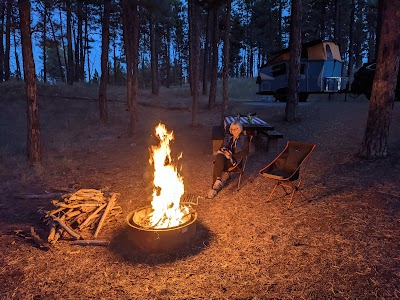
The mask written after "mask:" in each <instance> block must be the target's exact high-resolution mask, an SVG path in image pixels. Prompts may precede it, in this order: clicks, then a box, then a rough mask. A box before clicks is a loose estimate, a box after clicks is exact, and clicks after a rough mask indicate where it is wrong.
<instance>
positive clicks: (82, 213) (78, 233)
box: [43, 189, 121, 246]
mask: <svg viewBox="0 0 400 300" xmlns="http://www.w3.org/2000/svg"><path fill="white" fill-rule="evenodd" d="M118 195H119V194H118V193H107V194H104V193H103V192H101V191H100V190H95V189H81V190H78V191H77V192H75V193H72V194H71V193H69V194H65V195H62V196H61V199H62V200H52V201H51V203H52V204H53V205H54V206H55V207H56V208H55V209H54V210H50V211H45V212H44V217H43V221H44V222H47V224H48V225H49V234H48V237H47V241H48V242H49V243H50V244H53V245H54V244H55V243H56V242H57V241H58V239H60V238H63V237H67V238H68V237H69V238H72V239H74V240H75V241H74V244H77V245H78V244H79V245H102V246H106V245H108V242H105V241H97V242H96V240H86V234H85V233H84V232H83V230H89V229H90V228H96V231H95V233H94V234H93V236H94V237H97V236H98V234H99V232H100V230H101V228H102V227H103V224H104V223H105V221H106V219H107V218H108V217H113V216H115V215H117V214H118V213H120V210H121V207H120V206H116V205H115V203H116V200H117V196H118ZM113 210H114V211H113Z"/></svg>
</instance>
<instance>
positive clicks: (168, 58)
mask: <svg viewBox="0 0 400 300" xmlns="http://www.w3.org/2000/svg"><path fill="white" fill-rule="evenodd" d="M166 30H167V32H166V34H165V35H166V37H165V39H166V45H165V72H166V74H165V75H166V76H165V77H166V80H167V81H166V83H165V87H166V88H169V85H170V83H171V63H170V61H171V50H170V45H171V32H170V30H171V29H170V28H167V29H166Z"/></svg>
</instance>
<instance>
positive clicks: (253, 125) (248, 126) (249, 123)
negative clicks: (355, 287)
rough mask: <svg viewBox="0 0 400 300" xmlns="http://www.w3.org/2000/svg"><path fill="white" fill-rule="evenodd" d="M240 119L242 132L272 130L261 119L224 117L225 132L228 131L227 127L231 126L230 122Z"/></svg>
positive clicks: (272, 127) (254, 117) (270, 126)
mask: <svg viewBox="0 0 400 300" xmlns="http://www.w3.org/2000/svg"><path fill="white" fill-rule="evenodd" d="M238 118H239V119H240V123H242V125H243V129H244V130H248V131H251V132H254V131H269V130H274V126H272V125H270V124H268V123H267V122H266V121H264V120H263V119H261V118H259V117H256V116H253V117H250V118H249V117H242V116H240V117H238V116H225V117H224V128H225V129H226V130H228V129H229V126H231V124H232V122H233V121H235V120H237V119H238Z"/></svg>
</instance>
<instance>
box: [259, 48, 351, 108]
mask: <svg viewBox="0 0 400 300" xmlns="http://www.w3.org/2000/svg"><path fill="white" fill-rule="evenodd" d="M289 59H290V50H289V49H284V50H282V51H279V52H278V53H276V54H275V55H273V56H271V57H270V59H269V60H268V61H267V63H266V64H264V65H262V66H261V67H260V69H259V73H258V76H257V84H258V92H257V94H260V95H273V96H274V97H275V99H276V100H279V101H286V100H287V93H288V79H289V76H288V75H289ZM342 69H343V62H342V59H341V56H340V51H339V46H338V45H337V44H335V43H334V42H331V41H313V42H309V43H305V44H303V45H302V50H301V61H300V78H299V100H300V101H306V100H307V98H308V95H310V94H318V93H321V94H322V93H340V92H345V90H346V84H347V77H342Z"/></svg>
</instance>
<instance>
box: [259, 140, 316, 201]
mask: <svg viewBox="0 0 400 300" xmlns="http://www.w3.org/2000/svg"><path fill="white" fill-rule="evenodd" d="M315 146H316V145H315V144H306V143H301V142H293V141H288V142H287V144H286V147H285V149H283V151H282V152H281V153H280V154H279V155H278V156H277V157H276V158H275V159H274V160H273V161H272V162H271V163H270V164H268V165H267V166H266V167H264V168H262V169H261V170H260V171H259V173H260V174H261V175H262V176H264V177H265V178H268V179H272V180H275V183H276V184H275V186H274V188H273V190H272V192H271V194H270V195H269V197H268V200H269V199H271V197H272V195H273V193H274V192H275V190H276V188H277V187H278V186H279V185H280V186H281V187H282V189H283V190H284V191H285V193H286V195H289V194H290V193H289V192H288V191H287V190H286V189H285V187H287V188H291V189H292V191H291V196H290V201H289V205H288V208H289V207H290V206H291V205H292V201H293V197H294V194H295V193H296V192H297V191H299V189H300V184H301V178H300V167H302V165H303V163H304V162H305V161H306V159H307V158H308V156H309V155H310V154H311V152H312V151H313V150H314V148H315ZM303 171H304V170H303ZM300 193H301V194H302V195H303V196H304V197H305V198H306V196H305V195H304V194H303V193H302V192H301V191H300Z"/></svg>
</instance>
